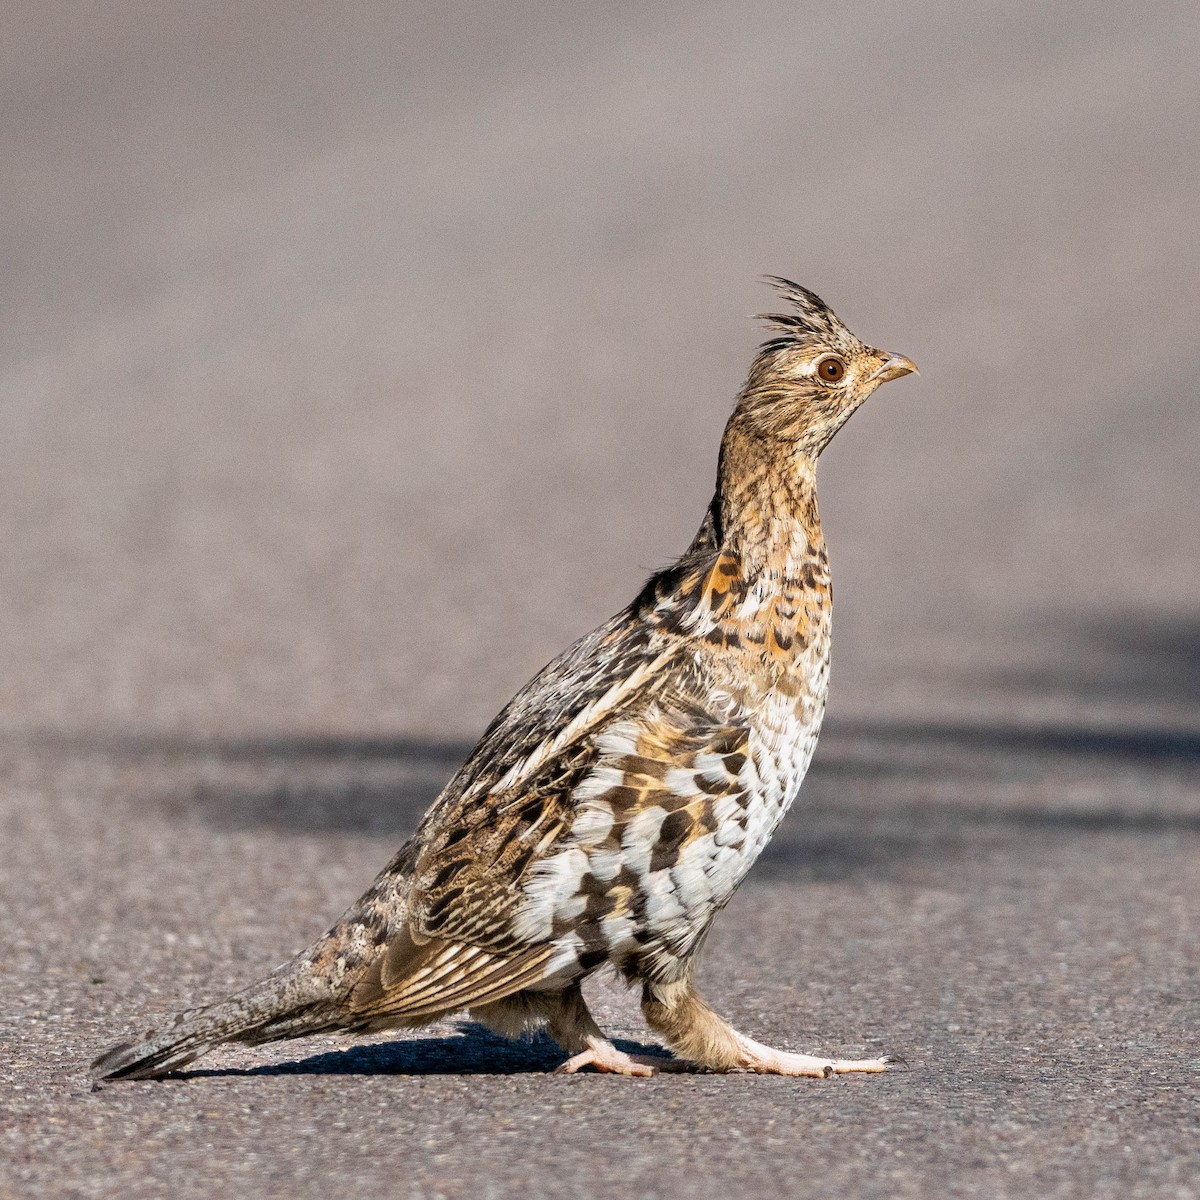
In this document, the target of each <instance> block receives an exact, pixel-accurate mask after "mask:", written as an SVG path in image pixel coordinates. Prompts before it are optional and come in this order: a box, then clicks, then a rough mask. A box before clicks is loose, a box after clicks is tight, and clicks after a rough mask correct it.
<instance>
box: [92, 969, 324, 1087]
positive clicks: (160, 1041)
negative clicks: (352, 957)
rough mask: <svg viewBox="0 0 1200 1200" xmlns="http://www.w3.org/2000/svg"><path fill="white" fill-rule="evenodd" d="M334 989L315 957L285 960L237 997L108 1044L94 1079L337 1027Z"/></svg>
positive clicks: (149, 1075)
mask: <svg viewBox="0 0 1200 1200" xmlns="http://www.w3.org/2000/svg"><path fill="white" fill-rule="evenodd" d="M334 999H335V997H334V995H333V990H332V989H331V988H330V987H329V986H328V984H326V983H325V982H324V981H322V980H321V979H320V978H319V977H318V976H317V975H316V973H315V972H314V970H313V964H312V961H311V959H309V958H308V957H307V956H301V957H299V958H297V959H294V960H293V961H291V962H289V963H285V964H284V965H283V966H282V967H280V968H279V969H278V970H277V971H275V972H274V973H272V974H271V975H269V976H268V977H267V978H266V979H264V980H261V981H260V982H259V983H256V984H252V985H251V986H250V987H248V988H245V989H243V990H242V991H240V992H235V993H234V994H233V995H232V996H229V997H227V998H226V999H224V1000H220V1001H218V1002H217V1003H216V1004H207V1005H204V1006H203V1007H201V1008H192V1009H189V1010H188V1011H186V1012H182V1013H180V1014H179V1015H178V1016H177V1017H176V1018H175V1019H174V1020H173V1021H172V1022H171V1024H170V1025H168V1026H166V1027H165V1028H163V1029H159V1030H155V1031H152V1032H150V1033H147V1034H145V1035H144V1036H143V1037H141V1038H138V1039H135V1040H133V1041H128V1042H118V1043H117V1044H116V1045H115V1046H111V1047H109V1049H107V1050H106V1051H105V1052H104V1053H103V1054H102V1055H100V1057H99V1058H98V1059H96V1061H95V1062H94V1063H92V1068H91V1070H92V1078H93V1079H96V1080H101V1079H153V1078H155V1077H157V1076H159V1075H165V1074H167V1072H169V1071H174V1070H176V1069H177V1068H178V1067H182V1066H184V1065H185V1064H186V1063H189V1062H191V1061H192V1059H194V1058H197V1057H199V1056H200V1055H201V1054H203V1053H204V1052H205V1051H206V1050H211V1049H212V1048H213V1047H214V1046H217V1045H219V1044H220V1043H222V1042H247V1043H250V1044H251V1045H253V1044H256V1043H259V1042H273V1041H276V1040H278V1039H280V1038H291V1037H305V1036H307V1035H308V1034H310V1033H321V1032H323V1031H325V1030H328V1029H331V1028H333V1027H335V1025H336V1024H337V1022H336V1020H335V1018H334V1011H335V1005H334Z"/></svg>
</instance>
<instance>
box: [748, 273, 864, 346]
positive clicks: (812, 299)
mask: <svg viewBox="0 0 1200 1200" xmlns="http://www.w3.org/2000/svg"><path fill="white" fill-rule="evenodd" d="M763 279H764V280H765V281H766V282H767V283H769V284H770V285H771V286H772V287H773V288H774V289H775V290H776V291H777V292H778V293H779V294H780V295H781V296H782V297H783V298H784V299H785V300H786V301H787V302H788V303H789V304H790V305H791V306H792V308H793V309H794V310H795V311H794V312H789V313H757V314H756V319H757V320H759V321H765V322H766V323H767V324H768V325H769V326H770V327H771V328H772V329H778V330H779V331H780V332H781V333H782V334H783V335H784V336H783V337H781V338H777V339H775V341H774V342H768V343H767V345H768V346H772V345H775V344H776V343H779V344H784V343H791V344H795V345H803V344H805V343H809V342H819V343H829V342H831V341H835V340H836V339H837V336H838V333H839V332H840V331H841V330H843V329H844V328H845V326H843V325H842V323H841V321H839V320H838V318H837V316H836V314H835V313H834V311H833V309H831V308H830V307H829V305H828V304H826V303H825V301H824V300H822V299H821V297H820V296H818V295H817V293H816V292H810V291H809V290H808V288H806V287H801V286H800V284H798V283H793V282H792V281H791V280H790V279H784V278H783V277H782V276H781V275H764V276H763Z"/></svg>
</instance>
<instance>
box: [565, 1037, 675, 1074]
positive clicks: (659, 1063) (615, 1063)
mask: <svg viewBox="0 0 1200 1200" xmlns="http://www.w3.org/2000/svg"><path fill="white" fill-rule="evenodd" d="M671 1061H672V1060H671V1059H669V1058H665V1059H664V1058H650V1057H648V1056H647V1055H644V1054H626V1053H625V1051H624V1050H618V1049H617V1048H616V1046H614V1045H613V1044H612V1042H610V1041H607V1040H606V1041H599V1040H597V1041H595V1042H591V1043H589V1044H588V1047H587V1049H586V1050H583V1051H581V1052H580V1053H579V1054H576V1055H575V1056H574V1057H572V1058H568V1059H567V1061H566V1062H565V1063H563V1065H562V1066H561V1067H559V1068H558V1071H557V1074H559V1075H574V1074H575V1072H576V1071H582V1070H583V1068H584V1067H595V1069H596V1070H597V1071H601V1072H603V1073H604V1074H605V1075H631V1076H636V1077H637V1078H639V1079H649V1078H650V1076H651V1075H653V1074H655V1073H656V1072H657V1071H660V1070H662V1069H663V1068H664V1067H668V1066H669V1064H670V1063H671Z"/></svg>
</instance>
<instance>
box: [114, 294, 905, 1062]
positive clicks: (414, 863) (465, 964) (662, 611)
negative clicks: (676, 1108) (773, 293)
mask: <svg viewBox="0 0 1200 1200" xmlns="http://www.w3.org/2000/svg"><path fill="white" fill-rule="evenodd" d="M772 282H773V283H774V284H775V286H776V287H777V288H778V289H779V291H780V292H781V293H782V295H783V296H784V298H785V299H786V300H787V301H788V302H789V305H790V309H789V311H788V312H786V313H782V314H771V315H769V316H767V317H766V318H765V319H766V320H767V321H768V322H769V323H770V324H771V325H772V326H773V328H774V329H775V331H776V336H775V337H773V338H772V340H771V341H769V342H767V343H766V345H764V346H763V347H762V349H761V350H760V352H759V354H758V356H757V358H756V359H755V361H754V364H753V366H752V368H751V371H750V376H749V379H748V380H747V383H746V386H745V388H744V389H743V391H742V393H741V395H740V396H739V398H738V402H737V405H736V407H735V409H734V412H733V415H732V416H731V417H730V419H729V423H728V425H727V427H726V430H725V435H724V438H723V440H722V444H721V457H720V465H719V470H718V481H717V490H716V494H715V496H714V497H713V501H712V504H711V505H710V507H709V509H708V512H707V513H706V515H705V518H704V521H703V523H702V524H701V527H700V530H699V532H698V533H697V535H696V537H695V539H694V540H693V542H692V544H691V546H689V547H688V549H687V551H686V552H685V553H684V554H683V556H682V557H681V558H680V559H679V561H678V562H677V563H675V564H674V565H673V566H671V567H669V568H667V569H666V570H664V571H661V572H659V573H658V574H657V575H655V576H654V577H653V578H651V579H650V580H649V582H648V583H647V584H646V586H645V588H643V590H642V592H641V594H640V595H639V596H638V597H637V598H636V599H635V600H634V601H633V603H632V604H630V605H629V607H628V608H626V609H624V610H623V611H622V612H620V613H618V614H617V615H616V616H615V617H613V618H612V619H611V620H610V621H608V622H607V623H606V624H604V625H602V626H601V627H600V628H599V629H596V630H594V631H593V632H592V633H589V634H588V635H587V636H585V637H583V638H581V639H580V640H579V641H578V642H576V643H575V645H573V646H572V647H570V648H569V649H568V650H566V651H565V652H564V653H563V654H562V655H560V656H559V657H558V658H556V659H555V660H554V661H553V662H552V663H550V664H549V665H548V666H547V667H545V668H544V669H543V670H542V671H541V672H540V673H539V674H538V675H537V676H536V677H535V678H534V679H533V680H532V681H531V682H530V683H529V684H527V685H526V687H525V688H523V689H522V691H521V692H520V693H518V695H517V696H516V697H515V698H514V699H513V700H512V701H511V702H510V703H509V704H508V706H507V707H506V708H505V709H504V710H503V711H502V712H501V713H500V714H499V715H498V716H497V717H496V719H495V720H494V721H493V722H492V724H491V726H490V727H489V728H488V730H487V732H486V733H484V735H483V737H482V738H481V739H480V741H479V744H478V745H477V746H476V747H475V749H474V751H473V752H472V753H471V755H470V757H469V758H468V759H467V761H466V762H465V763H464V764H463V766H462V767H461V768H460V770H459V771H458V772H457V774H456V775H455V776H454V778H453V779H452V780H451V781H450V783H449V784H448V785H447V786H446V788H445V790H444V791H443V792H442V794H441V795H440V796H439V797H438V799H437V801H436V802H435V803H434V804H433V806H432V807H431V808H430V810H429V812H428V813H427V814H426V816H425V818H424V819H423V820H422V822H421V824H420V827H419V828H418V829H417V831H416V833H415V834H414V835H413V837H412V838H411V839H410V840H409V842H408V843H407V844H406V845H405V846H404V847H403V849H401V850H400V852H399V853H398V854H397V855H396V857H395V858H394V859H393V860H392V861H391V862H390V863H389V864H388V866H387V867H386V868H385V870H384V871H383V872H382V873H381V874H380V875H379V877H378V878H377V879H376V880H375V882H374V883H373V884H372V886H371V887H370V888H369V889H368V891H367V892H366V894H365V895H364V896H363V897H362V898H361V899H360V900H359V901H358V902H357V903H356V904H355V905H354V906H353V907H352V908H351V909H350V911H349V912H348V913H347V914H346V915H345V916H344V917H343V918H342V920H341V921H339V922H338V924H337V925H335V926H334V927H333V929H331V930H330V931H329V933H328V934H326V935H325V937H324V938H322V939H321V940H320V941H318V942H317V943H316V944H315V945H314V946H312V947H311V948H310V949H308V950H307V951H305V952H304V953H302V954H300V955H299V956H297V958H296V959H294V960H293V961H292V962H290V963H287V964H285V965H284V966H283V967H281V968H279V970H278V971H276V972H275V973H274V974H273V975H271V976H270V977H268V978H267V979H266V980H264V981H262V982H261V983H258V984H255V985H253V986H252V987H250V988H248V989H246V990H245V991H244V992H240V993H238V994H236V995H234V996H232V997H230V998H228V999H226V1000H224V1001H221V1002H219V1003H217V1004H215V1005H210V1006H207V1007H205V1008H200V1009H195V1010H192V1011H191V1012H188V1013H184V1014H182V1015H181V1016H179V1017H177V1018H176V1019H175V1022H174V1023H173V1024H172V1025H170V1026H169V1027H167V1028H166V1029H164V1030H162V1031H161V1032H158V1033H153V1034H149V1035H147V1036H146V1037H145V1038H144V1039H141V1040H139V1041H136V1042H133V1043H124V1044H121V1045H118V1046H115V1047H113V1048H112V1049H111V1050H109V1051H108V1052H107V1053H106V1054H104V1055H102V1056H101V1057H100V1058H99V1059H98V1060H97V1061H96V1063H95V1064H94V1065H93V1071H94V1073H95V1075H96V1076H97V1077H99V1078H122V1077H123V1078H141V1077H147V1076H154V1075H161V1074H164V1073H165V1072H167V1071H170V1070H172V1069H173V1068H176V1067H178V1066H181V1065H182V1064H184V1063H186V1062H188V1061H190V1060H191V1059H193V1058H195V1057H196V1056H197V1055H198V1054H201V1053H203V1052H204V1051H205V1050H207V1049H209V1048H210V1047H211V1046H213V1045H215V1044H217V1043H219V1042H222V1041H242V1042H251V1043H257V1042H263V1041H269V1040H273V1039H276V1038H284V1037H299V1036H303V1035H305V1034H310V1033H317V1032H321V1031H327V1030H334V1029H337V1030H350V1031H355V1032H369V1031H373V1030H378V1029H385V1028H392V1027H404V1026H413V1025H420V1024H423V1023H426V1022H429V1021H432V1020H436V1019H437V1018H439V1017H443V1016H446V1015H447V1014H449V1013H453V1012H457V1011H461V1010H464V1009H465V1010H468V1011H470V1012H471V1013H472V1014H473V1015H475V1016H476V1017H478V1018H479V1019H481V1020H483V1021H485V1022H486V1023H487V1024H489V1025H491V1026H492V1027H493V1028H497V1029H499V1030H501V1031H503V1032H505V1033H509V1034H516V1033H519V1032H521V1031H523V1030H525V1029H527V1028H529V1027H531V1026H534V1025H537V1024H539V1023H545V1024H546V1025H547V1026H548V1027H549V1030H550V1033H551V1035H552V1036H553V1037H554V1038H556V1039H557V1040H558V1041H559V1042H560V1044H561V1045H562V1046H563V1047H564V1049H565V1050H567V1051H570V1052H571V1053H572V1054H573V1057H572V1058H571V1059H570V1060H569V1061H568V1062H567V1063H565V1064H564V1067H563V1069H564V1070H569V1071H572V1070H577V1069H579V1068H580V1067H583V1066H588V1065H590V1066H594V1067H596V1068H598V1069H600V1070H606V1071H613V1072H618V1073H622V1074H649V1073H651V1072H652V1071H653V1069H654V1066H655V1064H658V1065H661V1061H662V1060H652V1061H648V1060H642V1059H638V1058H636V1057H634V1056H630V1055H626V1054H623V1053H622V1052H620V1051H618V1050H617V1049H616V1048H615V1047H614V1046H613V1045H612V1043H611V1042H609V1041H608V1040H607V1038H605V1037H604V1035H603V1033H601V1031H600V1030H599V1029H598V1028H597V1026H596V1024H595V1022H594V1021H593V1020H592V1018H591V1016H590V1014H589V1013H588V1011H587V1008H586V1006H585V1004H584V1002H583V996H582V992H581V991H580V983H581V982H582V980H583V979H584V978H586V977H587V975H588V974H590V973H591V972H593V971H595V970H596V969H598V968H599V967H601V966H603V965H605V964H612V965H613V966H614V967H615V968H616V969H617V970H618V971H619V972H620V973H621V974H622V975H623V976H624V977H625V978H626V979H627V980H628V981H629V982H630V983H637V984H639V985H640V986H641V987H642V996H643V1011H644V1012H645V1015H646V1018H647V1021H648V1022H649V1024H650V1026H651V1027H652V1028H653V1029H655V1030H657V1031H658V1032H659V1033H661V1034H662V1035H663V1036H664V1037H665V1038H666V1040H667V1042H668V1043H669V1044H670V1046H671V1047H672V1048H673V1049H674V1050H675V1051H676V1052H677V1054H679V1055H680V1056H681V1059H682V1060H683V1061H686V1062H689V1063H691V1064H694V1065H696V1066H698V1067H701V1068H706V1069H709V1070H718V1071H723V1070H730V1069H737V1068H742V1069H748V1070H756V1071H772V1072H780V1073H785V1074H797V1075H817V1076H821V1075H829V1074H831V1073H834V1072H840V1071H879V1070H883V1068H884V1066H885V1062H884V1060H882V1059H871V1060H865V1061H859V1062H840V1061H835V1060H828V1059H821V1058H814V1057H810V1056H807V1055H798V1054H787V1053H784V1052H780V1051H774V1050H770V1049H769V1048H767V1047H765V1046H760V1045H759V1044H758V1043H756V1042H753V1041H751V1040H750V1039H749V1038H747V1037H745V1036H744V1035H742V1034H740V1033H738V1032H737V1031H736V1030H734V1029H732V1028H731V1027H730V1026H729V1025H727V1024H726V1023H725V1022H724V1021H722V1020H721V1019H720V1018H719V1017H717V1016H716V1014H715V1013H713V1012H712V1010H711V1009H709V1008H708V1007H707V1005H705V1004H704V1002H703V1001H702V1000H701V999H700V997H699V995H698V994H697V992H696V990H695V985H694V981H693V977H694V974H695V966H696V960H697V951H698V950H699V948H700V945H701V943H702V942H703V940H704V937H705V935H706V933H707V932H708V929H709V927H710V925H711V923H712V920H713V918H714V917H715V916H716V914H717V913H718V912H719V911H720V909H721V908H722V907H723V906H724V905H725V904H726V903H727V902H728V900H729V899H730V897H731V896H732V895H733V893H734V890H735V889H736V888H737V886H738V884H739V883H740V882H741V880H742V878H743V877H744V876H745V874H746V872H747V871H748V870H749V868H750V866H751V864H752V863H753V862H754V860H755V858H757V856H758V854H759V853H760V851H761V850H762V848H763V847H764V846H765V845H766V843H767V841H768V840H769V838H770V836H771V834H772V833H773V832H774V830H775V828H776V826H777V825H778V823H779V821H780V819H781V818H782V817H783V815H784V813H785V812H786V811H787V809H788V807H789V806H790V804H791V803H792V801H793V799H794V798H795V796H796V793H797V791H798V789H799V787H800V783H801V781H802V779H803V777H804V773H805V771H806V769H807V767H808V762H809V759H810V758H811V756H812V752H813V749H814V747H815V745H816V740H817V735H818V733H819V731H820V726H821V719H822V716H823V714H824V709H825V696H826V691H827V688H828V675H829V644H830V608H831V591H830V580H829V563H828V558H827V556H826V552H825V543H824V539H823V537H822V534H821V523H820V518H819V516H818V512H817V498H816V480H815V470H816V460H817V457H818V455H819V454H820V453H821V451H822V449H823V448H824V447H825V446H826V445H827V444H828V442H829V440H830V438H832V437H833V435H834V434H835V433H836V432H837V430H838V429H839V428H840V427H841V425H842V423H843V422H844V421H845V420H846V419H847V417H849V415H850V414H851V413H852V412H853V411H854V410H855V409H856V408H857V407H858V406H859V405H860V404H861V403H862V402H863V401H864V400H865V399H866V398H867V396H869V395H870V394H871V392H872V391H874V389H875V388H876V387H877V386H878V385H879V384H880V383H881V382H884V381H886V380H888V379H894V378H898V377H899V376H901V375H904V374H908V373H909V372H911V371H913V370H915V367H914V366H913V364H912V363H911V362H910V361H909V360H908V359H905V358H903V357H901V356H894V355H888V354H886V353H883V352H881V351H878V350H874V349H872V348H870V347H868V346H866V345H864V344H863V343H862V342H860V341H859V340H858V339H857V338H856V337H855V336H854V335H853V334H852V333H850V331H849V330H848V329H847V328H846V327H845V326H844V325H843V324H842V323H841V322H840V321H839V320H838V319H837V317H836V316H834V314H833V313H832V311H831V310H830V309H829V308H828V307H827V306H826V305H825V304H824V303H823V302H822V301H821V300H820V299H819V298H818V297H817V296H815V295H814V294H813V293H811V292H809V291H807V290H806V289H804V288H801V287H799V286H797V285H795V284H792V283H789V282H787V281H786V280H782V279H774V280H773V281H772Z"/></svg>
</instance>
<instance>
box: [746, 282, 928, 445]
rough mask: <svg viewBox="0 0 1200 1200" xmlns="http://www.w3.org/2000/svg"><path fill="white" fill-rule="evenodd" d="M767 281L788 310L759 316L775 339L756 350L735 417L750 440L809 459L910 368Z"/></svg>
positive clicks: (815, 304)
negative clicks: (875, 394)
mask: <svg viewBox="0 0 1200 1200" xmlns="http://www.w3.org/2000/svg"><path fill="white" fill-rule="evenodd" d="M767 281H768V282H769V283H771V284H772V285H773V286H774V287H775V289H776V290H777V291H778V292H779V294H780V295H781V296H782V297H783V298H784V299H785V300H787V301H788V303H789V305H790V308H791V311H790V312H786V313H760V314H759V319H760V320H763V321H766V322H767V324H768V325H770V327H771V328H772V329H773V330H775V331H776V335H775V336H774V337H772V338H771V339H770V340H769V341H767V342H766V343H764V344H763V346H762V347H761V348H760V349H759V352H758V356H757V357H756V358H755V360H754V365H753V366H752V367H751V368H750V376H749V378H748V379H747V380H746V386H745V388H744V389H743V390H742V394H741V396H740V397H739V399H738V406H737V410H736V412H735V417H737V418H738V419H739V420H740V421H742V422H743V423H744V427H745V428H746V429H747V431H748V432H750V433H751V434H752V435H753V436H755V437H761V438H763V439H765V440H768V441H775V440H778V441H780V442H783V443H786V444H788V445H789V447H791V448H792V450H793V452H795V451H799V452H800V453H802V454H805V455H808V456H809V457H811V458H816V456H817V455H818V454H820V453H821V451H822V450H823V449H824V448H825V447H826V446H827V445H828V444H829V441H830V439H831V438H832V437H833V435H834V434H835V433H837V431H838V430H839V429H840V428H841V427H842V425H843V424H844V423H845V421H846V419H847V418H848V417H849V416H850V414H851V413H852V412H854V410H855V409H856V408H858V406H859V405H860V404H862V402H863V401H864V400H866V398H867V397H868V396H869V395H870V394H871V393H872V392H873V391H874V390H875V389H876V388H877V387H878V386H879V385H880V384H881V383H886V382H887V381H888V380H890V379H899V378H900V377H901V376H902V375H910V374H912V373H914V372H915V371H916V369H917V366H916V363H914V362H913V361H912V359H909V358H905V357H904V355H902V354H889V353H888V352H887V351H886V350H876V349H875V348H874V347H873V346H868V345H866V344H865V343H864V342H861V341H860V340H859V339H858V338H856V337H855V336H854V334H852V333H851V332H850V330H849V329H847V328H846V326H845V325H843V324H842V322H841V321H840V320H839V319H838V317H837V315H836V314H835V313H834V311H833V309H831V308H830V307H829V305H827V304H826V303H825V301H823V300H822V299H821V298H820V296H818V295H816V294H815V293H814V292H810V291H809V290H808V289H807V288H804V287H801V286H800V285H799V284H797V283H792V282H791V281H790V280H787V279H781V278H779V277H778V276H775V275H769V276H767Z"/></svg>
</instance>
